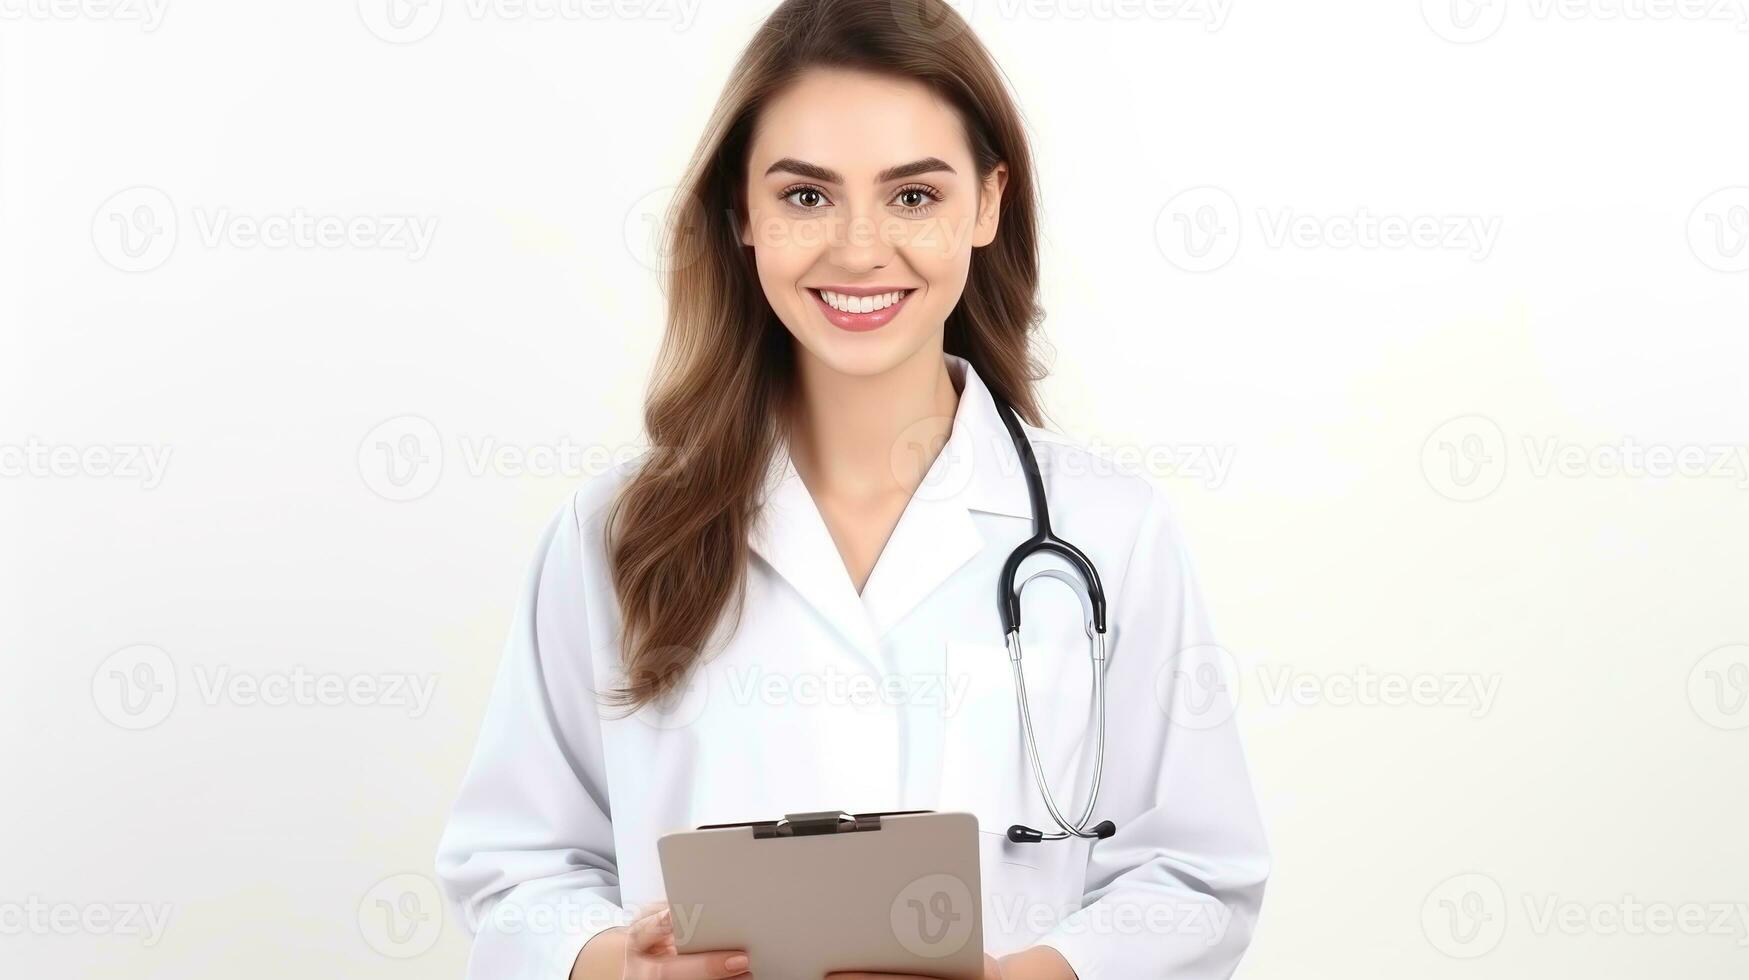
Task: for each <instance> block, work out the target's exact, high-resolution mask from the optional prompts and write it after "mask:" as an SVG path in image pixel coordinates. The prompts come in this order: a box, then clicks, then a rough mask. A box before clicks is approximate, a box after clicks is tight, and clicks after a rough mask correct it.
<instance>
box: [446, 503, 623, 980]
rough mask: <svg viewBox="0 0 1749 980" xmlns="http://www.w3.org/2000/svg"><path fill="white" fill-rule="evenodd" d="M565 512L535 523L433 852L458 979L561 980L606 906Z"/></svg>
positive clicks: (609, 893) (576, 571) (606, 916)
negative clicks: (534, 544)
mask: <svg viewBox="0 0 1749 980" xmlns="http://www.w3.org/2000/svg"><path fill="white" fill-rule="evenodd" d="M578 518H579V514H578V513H577V504H576V500H575V499H573V501H572V502H571V503H570V504H569V505H567V506H566V507H565V508H563V510H562V511H561V512H560V513H559V514H558V515H557V516H556V517H555V518H554V519H553V520H552V521H551V522H550V523H549V524H548V526H547V528H546V531H545V533H544V535H543V536H542V538H541V542H540V546H539V548H538V550H537V553H536V555H535V558H534V560H533V562H532V563H531V565H530V567H529V570H528V574H527V578H526V580H525V581H524V584H523V587H522V591H521V596H520V598H519V600H518V602H517V606H516V611H515V617H514V621H513V623H512V625H511V628H510V635H509V639H508V641H507V643H506V644H505V648H504V652H503V658H502V660H501V661H500V664H499V667H498V672H497V677H496V680H495V681H494V684H493V688H492V693H491V696H490V700H489V702H488V705H487V708H486V717H485V721H484V722H483V724H482V726H481V730H480V734H479V739H478V742H477V743H476V746H475V750H474V756H473V761H472V762H471V764H470V765H469V767H468V770H467V775H466V777H465V778H464V780H463V783H462V787H461V792H460V794H459V796H458V798H457V799H456V802H455V804H454V807H453V809H452V810H451V813H450V816H449V821H448V824H447V825H446V826H445V828H444V831H443V836H442V840H441V841H440V843H439V845H438V851H437V872H438V877H439V879H440V880H441V881H442V884H443V888H444V891H445V893H446V897H447V898H448V900H449V901H450V903H451V906H452V908H453V909H455V911H457V912H458V913H459V915H460V918H461V921H462V922H463V923H464V924H465V926H466V928H467V929H468V930H469V931H470V932H471V933H473V934H474V942H473V952H472V955H471V957H470V959H469V962H468V972H467V976H468V977H469V978H472V980H564V978H567V977H569V976H570V971H571V967H572V965H573V963H574V962H575V961H576V958H577V954H578V952H579V951H580V950H581V949H582V948H583V945H584V943H586V942H587V941H588V940H589V939H591V938H592V937H594V936H595V935H596V934H597V933H599V932H601V931H602V930H604V929H607V928H609V927H611V926H615V925H623V924H627V923H628V922H629V920H630V917H629V916H628V915H627V914H626V911H625V910H624V909H622V908H621V907H620V905H619V878H618V875H617V874H616V869H615V863H614V842H613V841H614V839H613V826H612V823H611V820H610V810H609V806H608V798H607V778H606V772H605V766H604V762H603V754H602V739H601V724H600V717H599V714H598V713H597V702H596V701H595V700H594V691H595V685H594V678H593V673H594V672H593V670H592V668H591V660H590V644H589V633H588V627H589V610H587V609H586V608H585V604H584V595H585V593H584V582H583V562H584V560H585V558H584V554H583V550H584V549H583V545H582V533H581V529H580V526H579V520H578Z"/></svg>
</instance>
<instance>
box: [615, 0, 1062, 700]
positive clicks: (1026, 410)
mask: <svg viewBox="0 0 1749 980" xmlns="http://www.w3.org/2000/svg"><path fill="white" fill-rule="evenodd" d="M815 67H826V68H845V69H855V70H863V71H870V72H875V73H880V74H886V75H894V76H900V77H904V78H909V79H914V80H917V81H920V82H922V83H924V84H925V85H927V86H929V87H930V88H931V89H932V90H933V91H935V92H936V93H938V94H939V95H940V96H941V97H943V98H944V99H945V100H946V101H948V103H949V104H951V105H953V106H955V107H956V108H957V110H958V111H959V114H960V117H961V119H962V120H963V122H964V124H965V130H966V135H967V137H968V139H969V141H970V144H971V150H972V157H973V161H974V163H975V165H976V169H977V176H978V178H979V179H980V181H981V180H982V179H983V178H985V177H988V176H989V174H990V172H991V171H992V170H993V169H994V167H995V166H996V164H997V163H998V162H1003V163H1006V164H1007V166H1008V181H1007V184H1006V187H1005V188H1004V191H1003V201H1002V217H1001V220H1000V222H999V223H998V226H997V234H996V238H995V240H994V241H992V242H991V243H990V244H989V245H987V246H985V247H983V248H980V249H978V250H976V251H975V252H974V254H973V256H972V260H971V268H970V273H969V275H968V278H967V282H966V287H965V290H964V292H963V293H962V295H961V298H960V301H959V303H958V305H957V306H956V307H955V308H954V310H953V312H952V313H950V314H949V315H948V317H947V322H946V324H945V336H944V338H943V346H944V348H945V349H946V351H947V352H948V353H951V354H957V355H959V356H961V357H964V358H966V359H967V360H968V361H970V362H971V364H972V366H973V368H974V369H975V370H976V371H977V372H978V376H979V377H980V378H982V379H983V381H984V383H985V384H986V385H988V386H989V388H990V389H991V390H992V391H994V392H995V393H996V394H998V395H1000V396H1002V397H1003V398H1004V399H1006V400H1007V402H1008V403H1009V404H1010V405H1012V406H1014V409H1015V411H1016V412H1017V413H1019V415H1020V416H1021V417H1022V418H1024V419H1026V420H1027V421H1028V422H1031V423H1033V424H1035V425H1036V424H1041V423H1040V416H1039V406H1038V403H1037V401H1036V399H1035V396H1034V393H1033V383H1034V382H1035V381H1036V380H1038V379H1039V378H1040V377H1042V376H1043V370H1042V368H1041V366H1040V365H1039V363H1038V361H1037V360H1036V359H1035V357H1034V356H1033V353H1032V350H1031V345H1030V341H1031V338H1032V336H1033V334H1034V332H1035V331H1036V329H1037V326H1038V324H1039V322H1040V321H1041V320H1042V319H1043V311H1042V310H1041V309H1040V308H1039V306H1038V299H1037V289H1038V232H1037V205H1036V201H1035V193H1036V192H1035V189H1034V182H1033V173H1032V161H1031V154H1030V153H1029V151H1028V148H1027V144H1026V137H1025V132H1024V129H1023V126H1022V123H1021V118H1020V115H1019V113H1018V112H1017V111H1016V109H1015V107H1014V104H1013V102H1012V100H1011V99H1010V98H1009V95H1008V92H1007V90H1006V88H1005V87H1004V85H1003V82H1002V76H1001V73H1000V71H999V70H998V69H997V67H996V65H995V63H994V62H993V61H992V60H991V58H990V55H989V53H988V52H987V51H985V50H984V48H983V46H982V45H981V44H980V43H979V42H978V40H977V38H976V37H974V36H973V34H972V33H971V29H970V28H969V27H968V26H967V24H966V23H965V21H964V20H962V19H961V18H960V16H959V15H958V14H957V13H956V12H954V10H953V9H952V8H951V7H949V6H948V5H947V4H946V3H945V2H943V0H785V2H784V3H782V4H781V5H780V6H778V8H777V9H776V10H775V11H774V12H773V13H772V14H771V16H770V17H769V18H767V19H766V21H765V23H764V24H763V25H762V26H761V27H760V28H759V32H758V33H757V34H756V35H755V36H754V38H753V40H752V42H751V43H750V44H749V45H748V46H747V49H746V50H745V51H744V52H743V53H742V55H741V58H740V60H739V61H738V62H737V63H736V65H735V68H734V71H733V72H732V73H731V75H730V77H729V81H728V84H727V85H726V86H725V87H724V89H723V92H722V94H721V96H720V97H719V98H718V101H717V105H716V108H715V110H714V112H713V113H712V115H711V118H710V122H709V124H708V125H707V126H706V127H705V132H704V137H703V138H702V139H701V140H700V142H699V146H698V149H697V150H696V151H695V152H694V155H693V158H692V160H691V162H690V163H689V164H688V167H687V171H686V175H685V176H684V177H683V178H682V180H681V182H680V185H679V188H678V190H677V192H676V193H675V195H674V201H673V204H672V205H671V206H670V209H669V212H668V214H667V217H666V220H665V222H664V226H663V228H664V231H663V234H664V242H663V254H664V255H666V256H667V258H668V259H669V266H668V268H667V271H666V273H665V282H664V288H665V291H666V294H667V302H668V323H667V331H666V333H665V334H664V335H663V338H662V344H661V349H660V351H659V352H658V354H657V362H656V368H655V371H654V373H653V375H652V378H651V382H650V386H649V392H648V396H647V399H646V402H645V408H644V427H645V429H646V431H647V434H648V436H649V440H650V447H651V448H650V450H649V452H648V454H647V455H646V456H645V457H644V459H643V461H642V465H641V466H640V467H639V468H638V470H637V472H636V473H635V475H633V476H632V477H631V478H630V479H628V481H627V482H626V484H625V485H624V487H622V488H621V490H620V493H619V494H618V496H616V497H615V499H614V500H613V502H612V503H611V504H610V506H609V509H608V511H607V553H608V560H609V563H610V565H611V566H612V572H613V585H614V589H615V591H616V593H617V595H618V602H619V608H620V619H621V624H622V630H623V631H622V633H621V635H620V644H621V658H622V666H623V667H624V671H625V675H626V679H627V686H626V687H624V688H623V689H619V690H613V691H609V692H607V694H606V695H605V698H604V700H605V701H607V702H608V703H612V704H618V705H626V706H630V707H631V708H632V709H634V710H635V709H636V708H638V707H641V706H643V705H644V704H646V703H648V702H650V701H653V700H656V699H658V698H660V697H662V696H663V695H665V694H667V693H669V692H670V691H671V690H673V689H675V688H676V687H677V686H678V685H680V684H681V683H682V682H683V681H684V680H685V676H686V672H687V671H688V670H689V669H690V668H691V667H692V665H693V664H694V663H695V662H696V661H697V660H698V659H699V658H700V656H701V655H702V653H703V651H704V649H705V647H706V646H707V642H708V641H709V640H710V639H711V638H712V635H713V630H716V629H718V628H719V627H721V626H722V625H723V623H724V620H723V613H724V612H725V611H726V609H727V607H728V606H729V605H730V604H731V600H733V605H734V607H735V618H734V622H733V623H731V624H729V627H728V628H729V630H731V631H732V630H733V629H735V628H737V627H738V626H739V623H740V608H741V604H742V602H743V600H744V598H745V590H746V567H747V563H748V561H749V559H750V550H749V548H748V546H747V532H748V529H749V524H750V522H751V521H752V520H753V519H754V517H755V515H756V514H757V513H758V509H759V505H760V503H761V501H760V500H759V499H758V494H759V492H760V491H761V489H762V488H763V486H764V483H765V477H766V474H767V469H768V467H769V466H770V464H771V462H772V454H773V452H774V450H775V449H776V447H777V445H778V440H779V439H780V438H782V428H781V419H782V418H784V417H785V415H786V413H787V412H788V411H789V409H790V407H791V404H792V399H793V397H794V391H795V385H794V379H795V356H794V351H793V348H792V343H793V340H792V338H791V336H790V334H789V332H788V330H786V329H785V327H784V325H783V323H782V321H780V320H779V319H778V318H777V315H776V314H775V313H774V312H773V311H772V309H771V306H770V304H769V303H768V302H767V301H766V299H765V295H764V293H763V292H762V290H761V288H760V285H759V277H758V272H757V269H756V267H755V265H754V261H753V249H752V246H749V245H745V244H743V243H742V241H741V225H742V223H744V222H745V221H746V220H747V218H746V215H747V210H746V201H745V186H746V184H745V182H746V172H747V155H748V151H749V148H750V142H751V134H752V131H753V127H754V124H755V122H756V121H757V119H758V112H759V109H760V107H761V106H762V105H763V104H764V103H765V102H766V101H767V100H769V99H770V98H772V97H773V96H774V95H775V94H776V93H778V92H779V91H781V90H782V89H783V88H784V87H785V86H786V85H788V84H790V83H791V82H793V81H794V80H795V78H796V76H798V75H799V74H801V73H802V72H803V71H806V70H808V69H810V68H815Z"/></svg>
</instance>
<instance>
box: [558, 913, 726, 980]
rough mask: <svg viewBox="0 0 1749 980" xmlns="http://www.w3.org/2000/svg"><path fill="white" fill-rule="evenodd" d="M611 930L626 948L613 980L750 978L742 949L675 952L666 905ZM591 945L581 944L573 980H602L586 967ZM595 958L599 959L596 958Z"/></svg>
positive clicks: (672, 931)
mask: <svg viewBox="0 0 1749 980" xmlns="http://www.w3.org/2000/svg"><path fill="white" fill-rule="evenodd" d="M610 931H611V932H616V933H620V935H619V936H616V937H614V938H615V939H617V940H618V941H619V943H621V944H623V945H624V948H625V955H624V959H623V965H622V966H621V967H620V969H619V972H618V973H616V974H614V975H613V976H614V978H615V980H728V978H732V977H746V976H749V972H748V971H749V964H748V960H747V953H746V951H744V950H739V949H724V950H713V951H711V952H709V953H679V952H675V949H674V913H673V910H672V909H670V908H669V907H668V903H667V902H655V903H652V904H650V905H647V906H644V907H643V908H640V909H639V910H638V918H637V919H635V920H633V921H632V924H631V926H630V927H629V928H626V929H614V930H610ZM604 938H605V937H604ZM594 945H595V941H594V940H591V941H590V942H588V943H585V944H584V949H583V953H582V955H580V956H578V957H577V965H576V967H574V968H573V969H572V971H571V978H572V980H605V978H604V977H603V976H602V974H600V973H597V972H591V968H590V967H589V966H587V965H586V961H587V960H590V959H591V952H590V949H589V947H591V946H594ZM601 953H602V954H607V953H609V951H607V950H603V951H601ZM596 958H597V959H599V955H598V956H597V957H596Z"/></svg>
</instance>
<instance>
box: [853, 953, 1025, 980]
mask: <svg viewBox="0 0 1749 980" xmlns="http://www.w3.org/2000/svg"><path fill="white" fill-rule="evenodd" d="M826 980H941V978H939V977H922V976H916V975H914V974H910V973H828V974H826ZM984 980H1002V966H1001V964H999V963H997V962H996V957H994V956H991V955H990V954H989V953H985V954H984Z"/></svg>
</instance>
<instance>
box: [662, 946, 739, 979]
mask: <svg viewBox="0 0 1749 980" xmlns="http://www.w3.org/2000/svg"><path fill="white" fill-rule="evenodd" d="M749 968H750V967H749V965H748V961H747V952H746V951H745V950H740V949H719V950H712V951H711V952H709V953H681V954H679V955H678V956H675V957H673V958H672V959H664V960H663V961H662V980H726V978H728V977H739V976H744V975H746V973H747V971H748V969H749Z"/></svg>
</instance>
